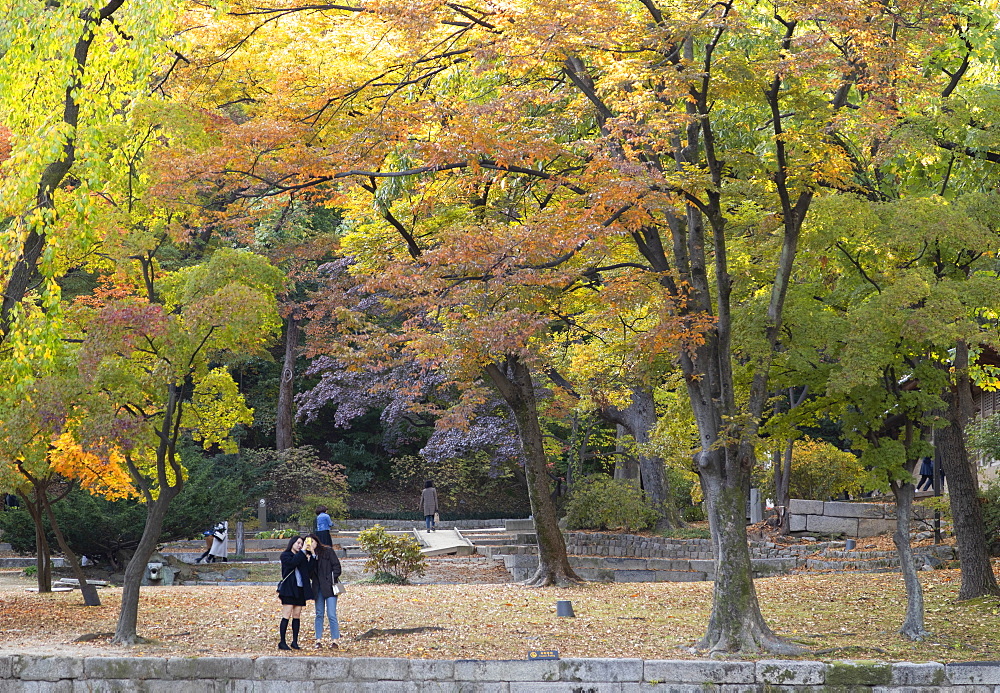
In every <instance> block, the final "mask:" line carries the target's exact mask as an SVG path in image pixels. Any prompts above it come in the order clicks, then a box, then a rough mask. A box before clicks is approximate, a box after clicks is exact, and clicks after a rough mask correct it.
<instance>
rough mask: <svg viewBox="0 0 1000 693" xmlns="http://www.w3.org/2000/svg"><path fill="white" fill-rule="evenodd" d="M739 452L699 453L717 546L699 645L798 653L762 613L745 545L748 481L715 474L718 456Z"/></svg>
mask: <svg viewBox="0 0 1000 693" xmlns="http://www.w3.org/2000/svg"><path fill="white" fill-rule="evenodd" d="M738 454H739V453H738V451H737V450H735V449H733V448H729V449H719V448H716V449H715V450H711V451H702V452H701V453H700V454H699V467H700V470H701V477H702V489H703V490H704V491H705V499H706V501H707V503H706V505H707V508H708V517H709V526H710V527H711V529H712V542H713V544H714V549H715V587H714V589H713V594H712V613H711V616H709V620H708V629H707V631H706V634H705V637H704V638H703V639H702V640H701V642H699V643H698V645H697V647H698V649H703V650H711V651H713V652H750V651H758V652H760V651H766V652H773V653H776V654H785V655H797V654H802V652H803V648H801V647H798V646H797V645H793V644H791V643H788V642H785V641H784V640H782V639H781V638H779V637H778V636H776V635H775V634H774V632H773V631H771V629H770V627H769V626H768V625H767V623H766V622H765V621H764V617H763V616H762V615H761V612H760V604H759V602H758V601H757V590H756V587H755V586H754V581H753V568H752V564H751V562H750V546H749V544H748V543H747V531H746V528H747V522H746V493H745V488H746V480H745V479H742V478H739V477H735V478H734V477H729V478H726V477H724V476H723V475H720V474H716V473H713V468H714V469H719V468H720V466H721V464H722V460H724V459H725V458H727V457H730V456H736V455H738ZM708 457H713V458H715V459H712V460H709V459H706V458H708Z"/></svg>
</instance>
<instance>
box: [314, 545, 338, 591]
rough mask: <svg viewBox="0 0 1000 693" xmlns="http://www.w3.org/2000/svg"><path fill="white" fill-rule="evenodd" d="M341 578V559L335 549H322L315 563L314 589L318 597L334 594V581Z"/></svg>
mask: <svg viewBox="0 0 1000 693" xmlns="http://www.w3.org/2000/svg"><path fill="white" fill-rule="evenodd" d="M339 578H340V559H339V558H337V552H336V550H335V549H325V550H324V549H321V550H320V554H319V557H318V559H317V560H316V561H315V562H314V563H313V570H312V589H313V593H314V594H315V595H316V598H317V599H319V597H320V595H322V596H323V598H324V599H329V598H330V597H332V596H333V583H335V582H336V581H337V580H338V579H339Z"/></svg>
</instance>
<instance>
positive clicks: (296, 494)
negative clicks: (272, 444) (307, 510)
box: [244, 446, 347, 525]
mask: <svg viewBox="0 0 1000 693" xmlns="http://www.w3.org/2000/svg"><path fill="white" fill-rule="evenodd" d="M244 456H246V457H247V458H248V459H250V460H252V461H254V462H255V463H257V464H261V465H268V466H269V467H270V471H269V473H268V475H267V477H266V479H265V481H267V482H269V483H270V484H271V490H270V491H269V492H268V494H267V496H266V498H267V512H268V516H269V517H270V518H282V517H285V518H287V517H292V516H296V515H300V514H301V513H302V512H303V507H302V506H303V505H304V504H305V499H306V497H307V496H322V497H323V498H325V499H330V498H334V497H336V498H343V499H344V500H343V505H344V506H345V507H346V505H347V477H346V476H344V473H343V470H344V468H343V466H342V465H339V464H334V463H332V462H328V461H326V460H324V459H321V458H320V456H319V455H318V454H317V452H316V449H315V448H312V447H309V446H305V447H301V448H288V449H287V450H281V451H280V452H279V451H277V450H248V451H245V452H244ZM330 507H332V508H339V507H340V502H339V501H338V502H337V503H336V504H334V505H332V506H330ZM313 515H314V516H315V512H314V513H313ZM306 524H307V525H308V524H312V519H310V520H309V521H308V522H307V523H306Z"/></svg>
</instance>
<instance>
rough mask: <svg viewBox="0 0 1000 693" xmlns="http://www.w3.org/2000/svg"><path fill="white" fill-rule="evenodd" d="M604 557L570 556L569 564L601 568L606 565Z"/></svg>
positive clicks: (574, 566)
mask: <svg viewBox="0 0 1000 693" xmlns="http://www.w3.org/2000/svg"><path fill="white" fill-rule="evenodd" d="M605 560H606V559H604V558H599V557H597V556H570V557H569V564H570V565H571V566H573V568H595V569H603V568H605V567H606V564H605Z"/></svg>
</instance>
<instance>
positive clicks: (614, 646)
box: [0, 570, 1000, 662]
mask: <svg viewBox="0 0 1000 693" xmlns="http://www.w3.org/2000/svg"><path fill="white" fill-rule="evenodd" d="M920 578H921V581H922V583H923V586H924V598H925V601H926V607H927V609H926V613H927V627H928V629H929V630H930V631H931V632H932V636H931V637H930V638H929V639H927V640H926V641H925V642H921V643H913V642H909V641H907V640H904V639H903V638H901V637H900V636H899V635H897V633H896V630H897V629H898V627H899V624H900V621H901V619H902V616H903V612H904V608H905V600H906V596H905V593H904V590H903V585H902V580H901V578H900V576H899V575H898V574H895V573H880V574H817V573H803V574H797V575H791V576H784V577H776V578H768V579H762V580H758V581H757V583H756V584H757V590H758V595H759V598H760V602H761V607H762V609H763V612H764V615H765V617H766V618H767V619H768V622H769V623H770V624H771V625H772V627H773V628H774V629H775V630H776V631H777V632H778V633H779V634H780V635H783V636H785V637H787V638H789V639H791V640H793V641H795V642H798V643H800V644H802V645H804V646H806V647H808V648H809V649H810V651H811V652H810V654H809V655H807V657H806V658H809V659H822V660H830V659H882V660H891V661H896V660H907V661H918V662H919V661H941V662H948V661H969V660H1000V640H998V638H997V637H996V634H997V632H1000V599H995V598H990V599H983V600H979V601H975V602H971V603H970V602H966V603H958V602H956V601H955V596H956V594H957V590H958V583H959V579H960V578H959V573H958V571H955V570H940V571H926V572H921V573H920ZM30 584H31V581H30V580H27V579H25V578H23V577H18V576H17V574H16V571H6V572H5V573H4V574H3V575H0V651H3V650H6V651H22V652H24V651H32V652H58V653H65V654H69V653H76V654H89V655H101V654H112V653H118V652H121V651H122V650H120V649H119V648H115V647H112V646H111V645H110V644H109V641H108V638H107V637H99V638H97V639H96V640H94V641H92V642H86V643H74V642H73V641H74V639H76V638H77V637H78V636H80V635H82V634H85V633H108V632H110V631H113V630H114V624H115V619H116V616H117V610H118V604H119V599H120V594H121V591H120V590H119V589H116V588H110V589H104V590H101V596H102V600H103V605H102V606H100V607H89V608H88V607H84V606H83V605H82V600H81V598H80V595H79V594H78V593H65V594H51V595H38V594H32V593H28V592H25V591H24V588H25V587H27V586H30ZM711 590H712V583H708V582H701V583H632V584H611V585H606V584H594V583H590V584H585V585H582V586H580V587H574V588H571V589H531V588H526V587H523V586H520V585H515V584H453V585H448V584H432V585H417V586H407V587H393V586H371V585H351V586H350V591H349V592H348V593H347V594H346V595H345V596H344V597H342V598H341V602H340V607H339V611H340V621H341V627H342V630H343V633H344V636H345V637H344V638H343V639H342V641H341V642H342V645H343V648H342V649H341V650H338V651H336V653H333V652H331V651H330V650H321V651H320V652H321V653H323V654H336V656H376V657H411V658H435V659H453V658H480V659H523V658H525V657H526V655H527V652H528V651H529V650H532V649H549V648H553V649H557V650H559V652H560V656H562V657H641V658H646V659H677V658H695V657H698V656H699V655H696V654H694V653H691V652H690V651H689V650H688V649H687V648H688V647H689V646H690V645H692V644H693V643H694V642H696V641H697V639H698V638H699V637H700V636H701V635H702V634H703V631H704V628H705V624H706V621H707V618H708V609H709V607H710V603H711ZM560 599H568V600H571V601H572V602H573V607H574V610H575V612H576V615H577V616H576V618H561V617H558V616H556V600H560ZM312 615H313V612H312V611H311V610H310V607H307V609H306V611H305V612H304V616H305V618H304V619H303V633H304V634H305V635H304V637H303V641H304V642H305V643H311V642H312V637H311V634H312ZM277 620H278V602H277V598H276V597H275V593H274V588H273V587H251V586H241V587H153V588H143V592H142V605H141V607H140V626H139V631H140V634H142V635H144V636H147V637H149V638H151V639H152V640H153V642H152V643H150V644H149V645H144V646H141V647H138V648H135V649H134V650H132V651H131V652H132V653H133V654H147V655H190V654H195V655H199V654H200V655H208V654H213V655H222V654H250V655H261V654H274V653H276V652H277V650H276V649H275V645H276V642H277V638H276V624H277ZM421 626H423V627H433V628H439V629H441V630H434V631H429V632H424V633H416V634H407V635H385V634H382V635H378V634H376V635H375V636H374V637H362V636H364V634H365V633H367V632H369V631H370V630H371V629H382V630H385V629H391V628H400V629H402V628H416V627H421ZM303 653H305V654H316V651H314V650H311V649H306V650H303Z"/></svg>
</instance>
